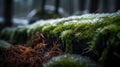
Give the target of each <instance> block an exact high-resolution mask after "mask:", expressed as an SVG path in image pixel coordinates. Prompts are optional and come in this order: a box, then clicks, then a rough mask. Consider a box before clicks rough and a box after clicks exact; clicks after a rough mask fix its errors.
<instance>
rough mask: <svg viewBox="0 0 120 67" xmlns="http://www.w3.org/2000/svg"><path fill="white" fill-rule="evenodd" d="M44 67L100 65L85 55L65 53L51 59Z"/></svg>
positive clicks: (94, 66)
mask: <svg viewBox="0 0 120 67" xmlns="http://www.w3.org/2000/svg"><path fill="white" fill-rule="evenodd" d="M44 66H45V67H100V66H99V65H98V64H96V63H95V62H94V61H92V60H90V59H89V58H87V57H83V56H79V55H69V54H65V55H62V56H58V57H55V58H53V59H51V60H50V61H49V62H48V63H47V64H44Z"/></svg>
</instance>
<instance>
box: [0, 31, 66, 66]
mask: <svg viewBox="0 0 120 67" xmlns="http://www.w3.org/2000/svg"><path fill="white" fill-rule="evenodd" d="M45 40H46V38H45V37H44V36H43V34H41V33H39V32H37V33H36V34H35V38H33V39H32V47H28V46H26V45H14V46H12V47H11V50H9V51H8V52H5V53H4V54H2V55H0V67H43V65H42V63H45V62H47V61H48V60H50V59H51V58H52V57H54V56H57V55H62V54H63V53H64V52H63V51H62V50H61V49H60V47H61V46H60V44H57V43H55V44H53V46H52V48H49V49H48V48H46V47H47V46H48V44H47V43H45Z"/></svg>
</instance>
